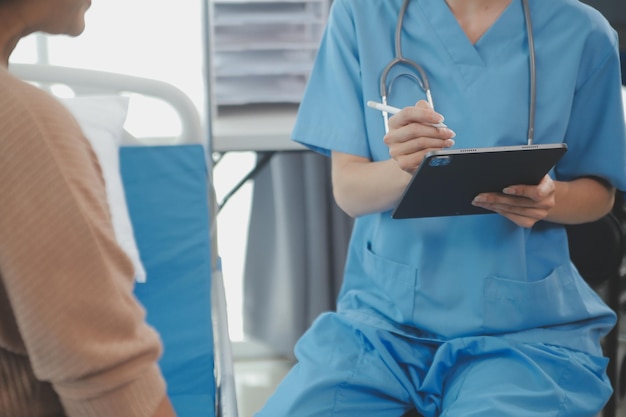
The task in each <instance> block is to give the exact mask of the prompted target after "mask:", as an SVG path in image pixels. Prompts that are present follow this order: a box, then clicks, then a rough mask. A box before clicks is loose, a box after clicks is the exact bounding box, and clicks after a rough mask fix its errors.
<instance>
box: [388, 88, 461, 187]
mask: <svg viewBox="0 0 626 417" xmlns="http://www.w3.org/2000/svg"><path fill="white" fill-rule="evenodd" d="M441 122H443V116H441V115H440V114H439V113H437V112H435V111H434V110H433V109H432V108H431V107H430V105H429V104H428V102H427V101H424V100H421V101H419V102H417V104H416V105H415V106H412V107H405V108H404V109H402V110H401V111H400V112H399V113H397V114H395V115H393V116H392V117H390V118H389V133H387V134H386V135H385V137H384V142H385V144H386V145H387V146H388V147H389V156H391V157H392V158H393V159H394V160H395V161H396V162H397V163H398V166H399V167H400V168H401V169H402V170H404V171H406V172H408V173H409V174H413V173H414V172H415V171H416V170H417V168H418V167H419V165H420V164H421V163H422V160H423V159H424V155H426V154H427V153H428V152H430V151H434V150H438V149H442V148H449V147H450V146H452V145H454V140H452V138H454V137H455V136H456V134H455V133H454V132H453V131H452V130H450V129H448V128H440V127H433V126H432V124H436V123H441Z"/></svg>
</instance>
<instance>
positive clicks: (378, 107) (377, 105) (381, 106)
mask: <svg viewBox="0 0 626 417" xmlns="http://www.w3.org/2000/svg"><path fill="white" fill-rule="evenodd" d="M367 107H371V108H373V109H376V110H380V111H386V112H387V113H389V114H396V113H398V112H399V111H400V110H401V109H399V108H397V107H393V106H388V105H387V104H383V103H378V102H376V101H371V100H370V101H368V102H367ZM431 126H433V127H448V126H446V125H445V124H444V123H432V124H431Z"/></svg>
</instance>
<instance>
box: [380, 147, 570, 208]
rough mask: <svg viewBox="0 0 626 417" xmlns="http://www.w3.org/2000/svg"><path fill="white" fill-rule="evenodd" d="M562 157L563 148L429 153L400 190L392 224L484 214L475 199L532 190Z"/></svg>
mask: <svg viewBox="0 0 626 417" xmlns="http://www.w3.org/2000/svg"><path fill="white" fill-rule="evenodd" d="M566 151H567V145H566V144H564V143H558V144H549V145H520V146H501V147H493V148H469V149H445V150H439V151H432V152H429V153H428V154H427V155H426V156H425V157H424V160H423V161H422V163H421V164H420V166H419V168H418V169H417V171H415V174H413V178H412V179H411V182H410V183H409V185H408V186H407V187H406V189H405V190H404V193H403V194H402V197H401V198H400V201H399V203H398V204H397V206H396V208H395V209H394V210H393V213H392V217H393V218H394V219H408V218H418V217H439V216H457V215H468V214H487V213H493V211H490V210H486V209H483V208H481V207H476V206H473V205H472V200H473V199H474V197H476V196H477V195H478V194H480V193H485V192H499V191H502V189H504V188H505V187H508V186H510V185H518V184H528V185H536V184H539V182H540V181H541V180H542V178H543V177H544V176H545V175H546V174H547V173H548V172H549V171H550V170H551V169H552V168H553V167H554V165H555V164H556V163H557V161H558V160H559V159H560V158H561V156H563V154H564V153H565V152H566Z"/></svg>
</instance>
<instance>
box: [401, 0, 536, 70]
mask: <svg viewBox="0 0 626 417" xmlns="http://www.w3.org/2000/svg"><path fill="white" fill-rule="evenodd" d="M413 3H414V4H415V5H416V6H418V7H420V8H421V10H422V13H423V14H424V16H425V17H426V19H427V20H428V22H429V24H430V26H431V27H430V30H432V31H433V33H434V34H435V36H437V37H438V38H439V40H440V42H441V45H442V47H443V48H445V50H446V51H447V52H448V54H449V55H450V58H451V59H452V61H453V62H454V63H455V64H456V65H457V66H459V68H460V69H461V67H464V66H474V67H484V66H485V65H486V63H485V56H483V54H484V49H483V48H482V47H481V46H482V45H484V44H486V43H490V44H491V45H490V48H493V44H494V43H496V44H497V43H500V44H502V45H503V47H505V46H506V45H507V44H509V43H510V39H515V35H516V34H519V31H520V28H521V29H522V30H524V28H525V26H523V25H524V21H523V19H524V16H523V9H522V5H521V1H520V0H512V1H511V3H510V4H509V5H508V6H507V7H506V8H505V9H504V10H503V11H502V13H501V14H500V16H499V17H498V18H497V19H496V21H495V22H494V23H493V24H492V25H491V27H489V29H487V31H485V33H484V34H483V35H482V36H481V37H480V39H478V41H477V42H476V43H475V44H472V43H471V42H470V40H469V38H468V37H467V35H466V34H465V32H464V31H463V29H462V28H461V25H460V24H459V22H458V21H457V20H456V18H455V17H454V14H453V13H452V10H450V7H449V6H448V4H447V3H446V2H445V1H444V0H414V2H413ZM407 20H408V18H407ZM405 24H407V23H405ZM487 49H489V48H487ZM496 50H501V48H496ZM462 72H463V73H465V71H462Z"/></svg>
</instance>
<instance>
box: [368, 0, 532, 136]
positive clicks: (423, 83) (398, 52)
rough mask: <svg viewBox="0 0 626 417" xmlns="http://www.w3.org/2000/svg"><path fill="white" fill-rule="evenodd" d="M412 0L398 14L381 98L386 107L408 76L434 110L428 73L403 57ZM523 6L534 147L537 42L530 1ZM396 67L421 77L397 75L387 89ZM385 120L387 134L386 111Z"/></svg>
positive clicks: (529, 126) (530, 131) (381, 78)
mask: <svg viewBox="0 0 626 417" xmlns="http://www.w3.org/2000/svg"><path fill="white" fill-rule="evenodd" d="M409 1H410V0H404V2H403V3H402V7H401V8H400V13H399V14H398V23H397V24H396V33H395V58H394V59H393V60H391V62H389V64H387V66H386V67H385V69H384V70H383V72H382V74H381V76H380V97H381V102H382V103H383V104H384V105H387V104H388V103H387V92H388V90H389V91H391V86H392V84H393V82H394V81H395V80H396V79H397V78H398V77H401V76H408V77H409V78H413V79H414V80H415V81H417V83H418V84H419V85H420V87H422V89H423V90H424V93H426V100H427V101H428V103H429V104H430V106H431V107H432V108H433V109H434V108H435V105H434V103H433V97H432V94H431V92H430V84H429V82H428V77H427V76H426V72H425V71H424V69H423V68H422V66H421V65H419V64H418V63H417V62H415V61H412V60H410V59H408V58H405V57H404V56H403V55H402V46H401V44H400V40H401V37H402V22H403V21H404V15H405V14H406V9H407V7H408V6H409ZM522 6H523V8H524V19H525V20H526V37H527V38H528V51H529V55H528V63H529V67H530V100H529V108H528V144H529V145H532V143H533V140H534V136H535V100H536V96H535V95H536V89H537V82H536V74H535V71H536V64H535V40H534V36H533V28H532V21H531V17H530V9H529V7H528V0H522ZM396 65H406V66H409V67H411V68H413V69H414V70H415V71H417V73H419V77H417V76H416V75H415V74H409V73H403V74H399V75H396V76H395V77H394V78H393V79H392V80H391V82H389V87H387V78H388V76H389V71H390V70H391V68H392V67H394V66H396ZM382 114H383V120H384V123H385V133H387V132H388V131H389V113H388V112H386V111H383V112H382Z"/></svg>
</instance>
